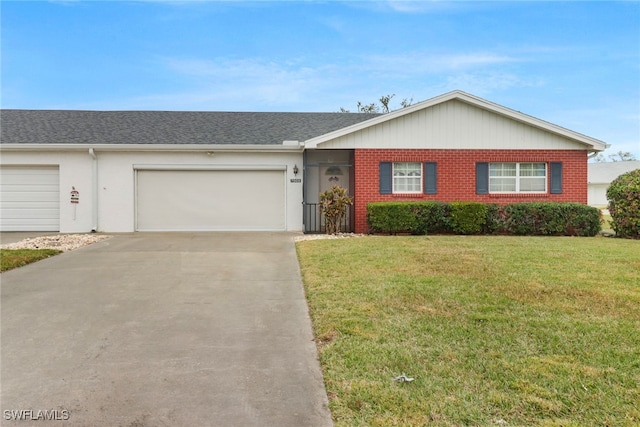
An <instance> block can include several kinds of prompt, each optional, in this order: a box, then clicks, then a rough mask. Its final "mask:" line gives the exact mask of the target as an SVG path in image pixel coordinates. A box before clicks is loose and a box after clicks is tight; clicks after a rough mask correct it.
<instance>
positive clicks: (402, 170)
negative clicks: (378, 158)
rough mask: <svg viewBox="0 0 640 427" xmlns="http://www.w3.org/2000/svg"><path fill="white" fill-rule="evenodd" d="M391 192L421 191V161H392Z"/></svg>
mask: <svg viewBox="0 0 640 427" xmlns="http://www.w3.org/2000/svg"><path fill="white" fill-rule="evenodd" d="M393 192H394V193H421V192H422V163H414V162H395V163H393Z"/></svg>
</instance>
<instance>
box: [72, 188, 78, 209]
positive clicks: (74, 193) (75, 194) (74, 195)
mask: <svg viewBox="0 0 640 427" xmlns="http://www.w3.org/2000/svg"><path fill="white" fill-rule="evenodd" d="M71 203H73V204H74V205H77V204H78V203H80V192H79V191H78V190H76V187H71Z"/></svg>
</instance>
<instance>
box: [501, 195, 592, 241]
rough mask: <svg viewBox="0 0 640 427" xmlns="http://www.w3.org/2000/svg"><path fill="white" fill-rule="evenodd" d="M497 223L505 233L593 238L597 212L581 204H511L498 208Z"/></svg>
mask: <svg viewBox="0 0 640 427" xmlns="http://www.w3.org/2000/svg"><path fill="white" fill-rule="evenodd" d="M501 209H502V210H503V214H502V215H500V219H499V220H497V221H496V222H498V223H499V228H500V229H501V231H502V232H504V233H507V234H516V235H528V236H595V235H596V234H598V232H599V231H600V229H601V217H600V211H599V210H598V209H596V208H594V207H591V206H586V205H582V204H580V203H545V202H533V203H514V204H511V205H506V206H503V207H501Z"/></svg>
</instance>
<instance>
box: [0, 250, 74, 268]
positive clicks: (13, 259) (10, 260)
mask: <svg viewBox="0 0 640 427" xmlns="http://www.w3.org/2000/svg"><path fill="white" fill-rule="evenodd" d="M61 252H62V251H58V250H55V249H0V265H1V269H0V271H7V270H11V269H12V268H18V267H22V266H23V265H27V264H31V263H32V262H36V261H40V260H41V259H44V258H49V257H52V256H54V255H58V254H59V253H61Z"/></svg>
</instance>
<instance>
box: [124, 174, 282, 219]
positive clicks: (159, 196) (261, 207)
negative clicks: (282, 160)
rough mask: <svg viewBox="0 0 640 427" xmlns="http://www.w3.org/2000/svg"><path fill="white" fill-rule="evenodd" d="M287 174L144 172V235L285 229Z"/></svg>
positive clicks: (140, 188) (140, 183) (140, 199)
mask: <svg viewBox="0 0 640 427" xmlns="http://www.w3.org/2000/svg"><path fill="white" fill-rule="evenodd" d="M284 178H285V176H284V171H283V170H257V171H256V170H216V171H211V170H171V171H167V170H138V172H137V196H136V202H137V203H136V209H137V211H136V215H137V226H136V228H137V230H139V231H161V230H163V231H207V230H238V231H240V230H243V231H244V230H278V231H282V230H284V229H285V180H284Z"/></svg>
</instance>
